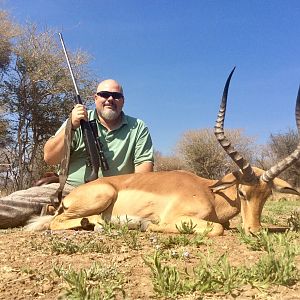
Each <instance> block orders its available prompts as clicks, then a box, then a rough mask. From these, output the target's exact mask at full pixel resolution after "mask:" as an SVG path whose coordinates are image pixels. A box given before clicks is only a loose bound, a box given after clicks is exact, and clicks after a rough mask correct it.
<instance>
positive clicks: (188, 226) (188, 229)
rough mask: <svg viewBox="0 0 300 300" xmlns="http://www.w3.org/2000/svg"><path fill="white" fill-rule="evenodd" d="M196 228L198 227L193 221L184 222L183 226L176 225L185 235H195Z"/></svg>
mask: <svg viewBox="0 0 300 300" xmlns="http://www.w3.org/2000/svg"><path fill="white" fill-rule="evenodd" d="M196 227H197V224H195V225H194V224H193V221H192V220H190V221H189V222H185V221H182V222H181V226H177V225H176V228H177V230H178V231H179V232H180V233H183V234H193V233H195V228H196Z"/></svg>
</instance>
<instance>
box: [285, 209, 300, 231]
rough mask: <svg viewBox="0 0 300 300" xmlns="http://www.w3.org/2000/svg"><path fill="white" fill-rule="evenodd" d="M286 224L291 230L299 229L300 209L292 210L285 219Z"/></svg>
mask: <svg viewBox="0 0 300 300" xmlns="http://www.w3.org/2000/svg"><path fill="white" fill-rule="evenodd" d="M287 223H288V226H289V227H290V229H291V230H293V231H300V210H299V209H298V210H294V211H293V212H292V213H291V215H290V217H289V218H288V220H287Z"/></svg>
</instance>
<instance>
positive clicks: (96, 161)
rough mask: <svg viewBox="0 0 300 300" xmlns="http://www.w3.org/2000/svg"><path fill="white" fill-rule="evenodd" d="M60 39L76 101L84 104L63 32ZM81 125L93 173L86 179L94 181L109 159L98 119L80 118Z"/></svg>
mask: <svg viewBox="0 0 300 300" xmlns="http://www.w3.org/2000/svg"><path fill="white" fill-rule="evenodd" d="M59 37H60V41H61V44H62V47H63V50H64V54H65V57H66V60H67V64H68V67H69V71H70V73H71V77H72V81H73V85H74V88H75V92H76V96H75V102H76V103H77V104H83V103H82V100H81V97H80V95H79V92H78V88H77V84H76V80H75V77H74V75H73V70H72V67H71V64H70V61H69V57H68V54H67V50H66V47H65V44H64V40H63V37H62V34H61V33H59ZM80 127H81V130H82V135H83V141H84V144H85V149H86V152H87V157H88V159H87V166H90V167H91V174H90V176H89V177H88V178H87V179H86V182H89V181H93V180H95V179H97V178H98V172H99V168H100V167H101V169H102V170H105V171H107V170H108V169H109V166H108V163H107V160H106V158H105V156H104V152H103V149H102V145H101V143H100V141H99V137H98V130H97V125H96V121H95V120H92V121H85V120H80Z"/></svg>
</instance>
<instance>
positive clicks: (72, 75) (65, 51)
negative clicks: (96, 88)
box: [58, 32, 79, 95]
mask: <svg viewBox="0 0 300 300" xmlns="http://www.w3.org/2000/svg"><path fill="white" fill-rule="evenodd" d="M58 35H59V38H60V41H61V44H62V47H63V50H64V53H65V56H66V60H67V64H68V67H69V70H70V73H71V77H72V81H73V84H74V87H75V92H76V95H79V92H78V88H77V84H76V80H75V77H74V74H73V70H72V67H71V64H70V61H69V57H68V53H67V50H66V47H65V43H64V39H63V36H62V34H61V33H60V32H59V33H58Z"/></svg>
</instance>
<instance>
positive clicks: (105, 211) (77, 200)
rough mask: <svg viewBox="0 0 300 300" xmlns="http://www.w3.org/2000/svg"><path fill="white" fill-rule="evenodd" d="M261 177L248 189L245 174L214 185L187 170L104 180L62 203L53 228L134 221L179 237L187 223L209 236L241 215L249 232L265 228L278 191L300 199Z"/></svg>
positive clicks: (285, 185)
mask: <svg viewBox="0 0 300 300" xmlns="http://www.w3.org/2000/svg"><path fill="white" fill-rule="evenodd" d="M253 169H254V170H255V173H256V174H257V183H256V184H255V185H245V184H243V180H242V174H241V173H239V172H235V173H230V174H227V175H226V176H224V177H223V178H222V179H221V180H219V181H216V180H209V179H205V178H201V177H199V176H196V175H195V174H192V173H189V172H185V171H169V172H151V173H137V174H129V175H120V176H113V177H105V178H100V179H97V180H95V181H92V182H89V183H87V184H84V185H81V186H79V187H78V188H76V189H74V190H73V191H71V193H70V194H69V195H68V196H66V197H65V198H64V199H63V201H62V207H63V208H64V209H63V210H61V211H63V212H62V213H60V214H57V215H56V216H55V217H54V219H53V220H52V221H51V223H50V226H49V227H50V229H52V230H61V229H72V228H78V227H81V221H82V218H88V219H90V221H91V222H92V223H99V222H102V220H103V219H105V220H108V221H109V220H111V219H112V218H116V217H121V218H124V217H125V216H129V217H128V219H130V218H131V217H133V218H137V219H139V220H140V221H143V222H148V223H149V224H148V223H147V224H148V226H147V230H150V231H159V232H168V233H176V232H178V230H177V228H176V226H179V227H181V226H182V222H190V221H192V223H193V224H194V225H197V226H196V228H195V231H196V232H203V231H204V230H205V229H206V228H207V223H208V222H210V223H211V225H212V228H213V229H212V231H211V232H210V235H221V234H223V230H224V228H223V225H222V224H224V225H225V224H228V221H229V220H230V219H232V218H233V217H234V216H236V215H237V214H238V213H239V212H241V214H242V220H243V227H244V229H245V231H246V232H255V231H257V230H259V228H260V226H261V225H260V217H261V211H262V208H263V205H264V203H265V201H266V200H267V198H268V197H269V196H270V194H271V192H272V188H274V187H276V189H277V190H281V192H288V193H293V194H297V195H299V193H298V192H297V191H296V190H294V189H292V188H291V187H290V185H289V184H288V183H287V182H285V181H283V180H279V179H275V180H274V181H273V182H271V184H270V183H268V184H267V183H265V182H264V181H262V180H260V177H259V176H260V175H261V174H262V173H263V170H261V169H258V168H253Z"/></svg>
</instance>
